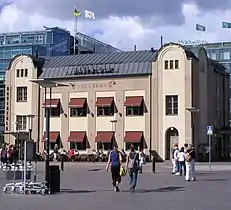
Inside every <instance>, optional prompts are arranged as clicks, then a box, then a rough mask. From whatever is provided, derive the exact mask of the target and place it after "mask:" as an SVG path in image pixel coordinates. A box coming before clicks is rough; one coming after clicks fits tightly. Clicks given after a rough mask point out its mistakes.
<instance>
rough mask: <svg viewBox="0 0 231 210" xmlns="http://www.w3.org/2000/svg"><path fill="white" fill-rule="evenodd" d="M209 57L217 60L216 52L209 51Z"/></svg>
mask: <svg viewBox="0 0 231 210" xmlns="http://www.w3.org/2000/svg"><path fill="white" fill-rule="evenodd" d="M209 58H211V59H213V60H217V54H216V53H214V52H211V53H210V54H209Z"/></svg>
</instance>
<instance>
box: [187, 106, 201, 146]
mask: <svg viewBox="0 0 231 210" xmlns="http://www.w3.org/2000/svg"><path fill="white" fill-rule="evenodd" d="M186 110H187V111H188V112H190V113H191V128H192V145H193V146H195V145H194V124H195V113H197V112H199V111H200V110H199V109H198V108H195V107H188V108H186Z"/></svg>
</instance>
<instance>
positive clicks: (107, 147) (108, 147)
mask: <svg viewBox="0 0 231 210" xmlns="http://www.w3.org/2000/svg"><path fill="white" fill-rule="evenodd" d="M97 149H100V150H111V149H112V144H111V143H104V142H98V143H97Z"/></svg>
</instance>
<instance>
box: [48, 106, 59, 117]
mask: <svg viewBox="0 0 231 210" xmlns="http://www.w3.org/2000/svg"><path fill="white" fill-rule="evenodd" d="M60 108H61V107H60V104H59V105H58V106H57V107H51V111H50V112H51V113H50V115H51V117H60V113H61V111H60Z"/></svg>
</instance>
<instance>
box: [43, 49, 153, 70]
mask: <svg viewBox="0 0 231 210" xmlns="http://www.w3.org/2000/svg"><path fill="white" fill-rule="evenodd" d="M155 55H156V53H155V52H151V51H149V50H146V51H131V52H113V53H105V54H84V55H71V56H56V57H51V58H50V59H49V60H48V61H47V62H46V63H45V65H44V67H43V68H51V67H64V66H65V67H68V66H82V65H100V64H119V63H137V62H152V61H153V60H154V58H155Z"/></svg>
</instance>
